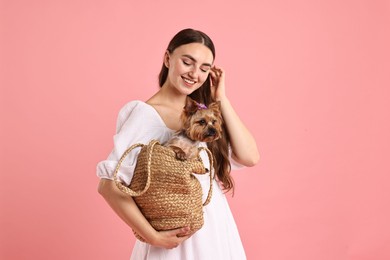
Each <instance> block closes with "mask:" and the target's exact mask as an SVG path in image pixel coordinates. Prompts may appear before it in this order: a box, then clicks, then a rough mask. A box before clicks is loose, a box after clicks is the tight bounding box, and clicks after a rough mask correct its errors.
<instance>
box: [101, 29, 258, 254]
mask: <svg viewBox="0 0 390 260" xmlns="http://www.w3.org/2000/svg"><path fill="white" fill-rule="evenodd" d="M214 59H215V49H214V45H213V42H212V41H211V39H210V38H209V37H208V36H207V35H206V34H204V33H203V32H200V31H197V30H193V29H185V30H182V31H180V32H179V33H177V34H176V35H175V36H174V37H173V39H172V40H171V42H170V43H169V45H168V48H167V51H166V53H165V55H164V61H163V65H162V69H161V72H160V75H159V84H160V87H161V88H160V90H159V91H158V92H157V93H156V94H155V95H153V96H152V97H151V98H150V99H149V100H147V101H146V102H142V101H132V102H129V103H128V104H126V105H125V106H124V107H123V108H122V109H121V111H120V113H119V116H118V122H117V133H116V135H115V137H114V149H113V151H112V152H111V154H110V155H109V157H108V159H107V160H105V161H102V162H100V163H99V164H98V166H97V175H98V176H99V177H100V178H101V180H100V182H99V187H98V191H99V193H100V194H101V195H102V196H103V197H104V199H105V200H106V201H107V202H108V204H109V205H110V206H111V207H112V209H113V210H114V211H115V212H116V214H118V216H119V217H121V218H122V220H123V221H124V222H125V223H127V224H128V225H129V227H131V228H132V229H133V230H134V231H135V232H136V233H137V234H139V235H140V236H141V237H143V238H144V239H145V240H146V241H147V243H143V242H140V241H138V240H137V242H136V244H135V246H134V249H133V253H132V258H131V259H137V260H138V259H169V260H172V259H245V252H244V249H243V246H242V243H241V240H240V237H239V234H238V231H237V227H236V225H235V222H234V219H233V216H232V214H231V212H230V209H229V206H228V204H227V201H226V198H225V195H224V193H223V190H225V191H228V190H231V189H233V188H234V187H233V186H234V185H233V180H232V178H231V176H230V168H231V166H233V167H234V166H235V165H243V166H249V167H250V166H254V165H255V164H256V163H257V161H258V160H259V153H258V150H257V146H256V142H255V140H254V138H253V136H252V135H251V134H250V132H249V131H248V130H247V129H246V127H245V126H244V124H243V123H242V122H241V120H240V119H239V117H238V116H237V114H236V113H235V111H234V109H233V107H232V106H231V104H230V102H229V99H228V98H227V96H226V93H225V73H224V71H223V70H222V69H221V68H219V67H217V66H215V65H214V64H213V63H214ZM187 95H189V96H191V97H192V98H193V99H195V100H197V101H198V102H200V103H204V104H209V103H211V102H212V101H220V102H221V111H222V115H223V119H224V124H225V129H224V136H223V138H221V139H220V140H218V141H216V142H214V143H213V144H209V149H210V150H211V151H212V152H213V155H214V156H215V162H216V163H215V164H216V165H215V174H216V175H217V180H214V182H217V181H218V183H219V185H218V184H217V183H215V185H214V186H213V187H214V190H213V197H212V200H211V202H210V204H209V205H207V206H206V207H204V221H205V223H204V225H203V227H202V228H201V229H200V230H199V231H197V232H196V233H195V234H192V235H191V236H190V235H189V233H188V232H189V229H188V227H182V228H178V229H176V230H171V231H160V232H158V231H156V230H155V229H154V228H153V227H152V226H151V225H150V224H149V223H148V221H147V220H146V219H145V217H144V216H143V215H142V213H141V212H140V210H139V209H138V207H137V205H136V204H135V202H134V200H133V199H132V198H131V197H129V196H127V195H126V194H124V193H122V192H121V191H119V190H118V189H117V187H116V186H115V184H114V182H113V181H112V178H113V172H114V169H115V166H116V165H117V162H118V159H119V158H120V156H121V155H122V153H123V152H124V151H125V150H126V149H127V148H128V147H129V146H130V145H132V144H134V143H144V144H147V143H149V141H150V140H151V139H157V140H159V141H160V142H161V143H164V142H165V141H167V140H168V139H169V137H170V136H171V135H172V133H174V131H175V130H177V129H179V128H180V120H179V118H180V114H181V112H182V110H183V107H184V105H185V100H186V97H187ZM135 162H136V158H135V156H133V157H131V156H129V158H127V159H126V160H125V162H124V163H123V165H127V166H126V167H125V169H122V170H121V171H120V172H119V174H118V176H119V178H120V179H121V181H122V182H124V183H126V184H129V183H130V181H131V177H132V174H133V170H134V167H135ZM206 167H207V166H206ZM196 177H197V178H198V179H199V181H200V182H201V184H202V187H203V188H204V193H206V194H207V185H208V183H207V182H208V177H207V176H204V175H202V176H196Z"/></svg>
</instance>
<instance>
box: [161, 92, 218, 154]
mask: <svg viewBox="0 0 390 260" xmlns="http://www.w3.org/2000/svg"><path fill="white" fill-rule="evenodd" d="M220 107H221V103H220V102H213V103H211V104H210V105H209V106H208V107H206V106H205V105H203V104H199V103H197V102H196V101H194V100H193V99H191V98H189V97H187V99H186V105H185V107H184V109H183V113H182V114H181V122H182V128H181V129H180V130H179V131H177V132H176V133H175V134H174V135H173V136H172V138H171V139H170V140H169V141H168V142H167V143H166V144H165V146H167V147H170V148H172V150H173V151H174V152H175V153H176V158H177V159H179V160H187V159H193V158H196V157H197V156H198V144H199V142H212V141H215V140H217V139H219V138H221V135H222V114H221V109H220Z"/></svg>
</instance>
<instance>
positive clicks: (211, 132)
mask: <svg viewBox="0 0 390 260" xmlns="http://www.w3.org/2000/svg"><path fill="white" fill-rule="evenodd" d="M215 133H216V130H215V128H209V129H207V135H215Z"/></svg>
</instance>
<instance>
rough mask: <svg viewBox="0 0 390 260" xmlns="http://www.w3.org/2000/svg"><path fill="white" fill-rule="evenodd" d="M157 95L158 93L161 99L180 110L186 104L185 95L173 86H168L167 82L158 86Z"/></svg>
mask: <svg viewBox="0 0 390 260" xmlns="http://www.w3.org/2000/svg"><path fill="white" fill-rule="evenodd" d="M157 95H159V96H160V98H161V99H162V100H165V101H166V102H168V103H169V104H170V105H171V106H172V107H175V108H176V109H177V110H180V111H181V110H182V109H183V107H184V106H185V104H186V98H187V95H184V94H182V93H180V92H178V91H177V90H176V89H175V88H173V87H169V86H168V85H167V83H166V84H164V85H163V86H162V87H161V88H160V90H159V91H158V92H157Z"/></svg>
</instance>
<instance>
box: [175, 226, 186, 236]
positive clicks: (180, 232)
mask: <svg viewBox="0 0 390 260" xmlns="http://www.w3.org/2000/svg"><path fill="white" fill-rule="evenodd" d="M189 231H190V228H189V227H183V228H177V229H174V230H171V232H172V233H171V234H172V235H173V236H180V235H182V236H184V235H187V233H188V232H189Z"/></svg>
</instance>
